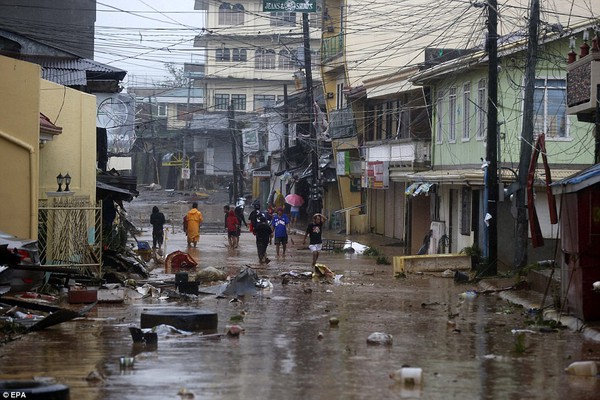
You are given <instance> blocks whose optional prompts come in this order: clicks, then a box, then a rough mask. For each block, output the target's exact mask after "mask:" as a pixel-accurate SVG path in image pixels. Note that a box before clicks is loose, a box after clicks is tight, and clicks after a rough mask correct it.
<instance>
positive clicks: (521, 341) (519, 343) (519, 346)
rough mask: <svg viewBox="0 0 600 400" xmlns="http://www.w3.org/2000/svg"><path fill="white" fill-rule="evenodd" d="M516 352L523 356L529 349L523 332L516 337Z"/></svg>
mask: <svg viewBox="0 0 600 400" xmlns="http://www.w3.org/2000/svg"><path fill="white" fill-rule="evenodd" d="M514 344H515V352H516V353H518V354H523V353H524V352H525V350H527V347H526V346H525V333H523V332H521V333H518V334H517V335H516V336H515V343H514Z"/></svg>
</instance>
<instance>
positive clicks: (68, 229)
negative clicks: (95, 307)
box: [38, 196, 102, 277]
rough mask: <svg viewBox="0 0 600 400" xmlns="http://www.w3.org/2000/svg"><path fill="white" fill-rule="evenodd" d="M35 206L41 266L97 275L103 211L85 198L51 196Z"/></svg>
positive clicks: (100, 261)
mask: <svg viewBox="0 0 600 400" xmlns="http://www.w3.org/2000/svg"><path fill="white" fill-rule="evenodd" d="M38 204H39V211H38V248H39V251H40V262H41V265H42V266H48V267H50V266H51V267H61V268H64V269H73V270H74V271H75V272H78V273H88V274H93V275H95V276H96V277H98V276H100V275H101V272H102V271H101V266H102V208H101V207H100V206H99V205H94V204H92V203H91V202H90V200H89V198H88V197H86V196H60V197H51V198H48V199H40V200H39V202H38Z"/></svg>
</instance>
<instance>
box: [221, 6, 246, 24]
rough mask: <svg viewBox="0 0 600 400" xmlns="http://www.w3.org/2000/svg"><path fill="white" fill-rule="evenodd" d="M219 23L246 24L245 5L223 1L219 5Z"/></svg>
mask: <svg viewBox="0 0 600 400" xmlns="http://www.w3.org/2000/svg"><path fill="white" fill-rule="evenodd" d="M219 25H244V6H242V5H241V4H230V3H223V4H221V5H220V6H219Z"/></svg>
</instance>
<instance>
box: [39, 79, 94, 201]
mask: <svg viewBox="0 0 600 400" xmlns="http://www.w3.org/2000/svg"><path fill="white" fill-rule="evenodd" d="M40 98H41V100H40V110H41V112H42V113H43V114H44V115H46V116H47V117H48V118H49V119H50V121H52V123H54V124H55V125H57V126H59V127H61V128H62V133H61V134H60V135H58V136H56V137H54V140H52V141H50V142H47V143H46V144H45V145H44V146H43V148H42V149H41V150H40V196H41V197H42V198H46V197H47V194H46V192H53V191H56V189H57V184H56V176H57V175H58V174H59V173H62V174H63V175H66V174H67V173H68V174H69V175H70V176H71V185H70V187H69V189H70V190H71V191H72V192H75V194H76V195H77V196H89V198H90V200H91V201H92V203H95V202H96V96H93V95H90V94H87V93H83V92H80V91H78V90H74V89H70V88H67V87H65V86H62V85H58V84H56V83H53V82H49V81H46V80H41V96H40ZM63 189H64V185H63Z"/></svg>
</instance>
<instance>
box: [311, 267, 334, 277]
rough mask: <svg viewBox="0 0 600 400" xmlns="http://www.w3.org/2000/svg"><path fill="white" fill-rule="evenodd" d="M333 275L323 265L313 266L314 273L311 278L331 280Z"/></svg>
mask: <svg viewBox="0 0 600 400" xmlns="http://www.w3.org/2000/svg"><path fill="white" fill-rule="evenodd" d="M334 277H335V274H334V273H333V271H332V270H330V269H329V268H328V267H327V266H326V265H325V264H315V273H314V275H313V278H325V279H333V278H334Z"/></svg>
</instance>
